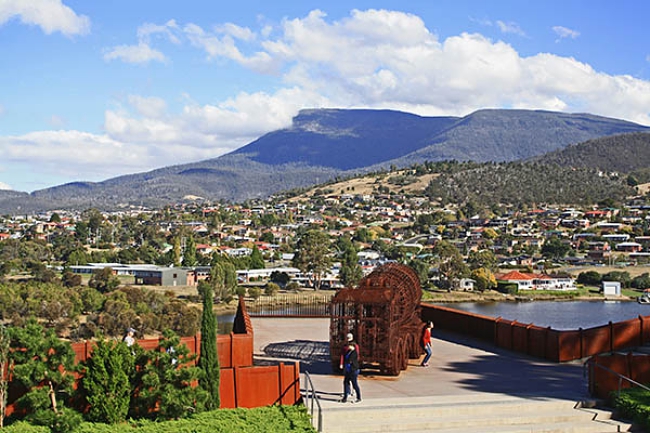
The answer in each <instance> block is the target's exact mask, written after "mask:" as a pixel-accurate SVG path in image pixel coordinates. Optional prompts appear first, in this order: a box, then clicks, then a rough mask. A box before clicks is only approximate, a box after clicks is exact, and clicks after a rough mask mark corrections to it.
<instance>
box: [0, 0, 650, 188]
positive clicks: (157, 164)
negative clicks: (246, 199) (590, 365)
mask: <svg viewBox="0 0 650 433" xmlns="http://www.w3.org/2000/svg"><path fill="white" fill-rule="evenodd" d="M648 16H650V2H647V1H646V0H625V1H620V2H614V1H603V0H588V1H583V0H562V1H559V0H543V1H542V0H534V1H521V0H494V1H485V0H409V1H403V0H400V1H392V0H374V1H365V0H346V1H342V0H328V1H327V2H325V1H322V0H321V1H313V0H301V1H294V0H276V1H274V2H269V1H260V0H238V1H228V2H225V1H213V0H184V1H172V0H137V1H133V0H111V1H110V2H109V1H88V0H0V86H1V87H0V189H14V190H18V191H26V192H32V191H35V190H39V189H43V188H47V187H51V186H55V185H60V184H64V183H67V182H74V181H93V182H95V181H102V180H106V179H109V178H112V177H116V176H119V175H124V174H131V173H139V172H145V171H149V170H152V169H156V168H161V167H166V166H172V165H176V164H184V163H189V162H196V161H201V160H205V159H209V158H215V157H218V156H221V155H223V154H226V153H228V152H231V151H233V150H235V149H237V148H239V147H241V146H244V145H246V144H248V143H250V142H251V141H253V140H255V139H256V138H258V137H260V136H262V135H263V134H265V133H267V132H271V131H274V130H277V129H281V128H285V127H288V126H290V125H291V119H292V118H293V117H294V116H296V115H297V114H298V112H299V110H301V109H303V108H372V109H393V110H400V111H405V112H409V113H414V114H418V115H422V116H464V115H467V114H470V113H472V112H473V111H476V110H478V109H483V108H521V109H541V110H553V111H562V112H571V113H592V114H597V115H602V116H607V117H613V118H617V119H624V120H628V121H632V122H636V123H639V124H643V125H649V126H650V44H648V41H650V26H648V25H647V17H648Z"/></svg>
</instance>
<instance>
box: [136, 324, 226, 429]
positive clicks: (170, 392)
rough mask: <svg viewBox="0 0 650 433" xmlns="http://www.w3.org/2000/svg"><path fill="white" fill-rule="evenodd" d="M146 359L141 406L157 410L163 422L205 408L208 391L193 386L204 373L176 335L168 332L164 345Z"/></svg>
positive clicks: (140, 394)
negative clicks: (194, 362)
mask: <svg viewBox="0 0 650 433" xmlns="http://www.w3.org/2000/svg"><path fill="white" fill-rule="evenodd" d="M215 341H216V340H215ZM215 346H216V344H215ZM146 356H147V362H146V364H145V365H144V374H143V375H142V389H141V390H140V392H139V395H138V400H139V401H140V402H142V403H141V404H140V406H144V407H157V408H158V413H157V418H159V419H177V418H182V417H187V416H190V415H192V414H194V413H196V412H200V411H202V410H203V408H205V403H206V399H207V397H208V393H207V391H206V390H205V389H203V388H202V387H197V386H193V383H194V382H196V381H197V380H199V381H201V379H202V378H203V371H202V369H201V368H200V367H196V366H194V365H193V361H194V360H195V358H196V356H195V355H190V353H189V349H188V348H187V346H185V345H184V344H181V341H180V338H179V337H178V335H176V333H174V332H173V331H171V330H165V331H164V332H163V339H162V340H161V341H160V346H159V347H158V348H157V349H155V350H149V351H147V352H146Z"/></svg>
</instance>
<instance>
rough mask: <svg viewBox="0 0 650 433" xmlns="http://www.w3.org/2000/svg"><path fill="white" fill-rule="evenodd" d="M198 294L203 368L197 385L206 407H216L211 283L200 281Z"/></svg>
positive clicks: (216, 368) (217, 390)
mask: <svg viewBox="0 0 650 433" xmlns="http://www.w3.org/2000/svg"><path fill="white" fill-rule="evenodd" d="M198 290H199V294H200V295H201V297H202V298H203V314H202V316H201V349H200V353H201V354H200V356H199V363H198V365H199V367H200V368H201V369H202V370H203V377H202V379H200V380H199V385H200V386H201V388H203V389H204V390H205V391H206V392H207V393H208V396H207V399H206V408H207V409H208V410H212V409H218V408H219V406H220V405H221V402H220V395H219V374H220V371H219V354H218V352H217V317H216V316H215V314H214V310H213V296H214V295H213V291H212V285H211V284H210V283H208V282H206V281H201V282H200V283H199V286H198Z"/></svg>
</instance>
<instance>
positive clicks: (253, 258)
mask: <svg viewBox="0 0 650 433" xmlns="http://www.w3.org/2000/svg"><path fill="white" fill-rule="evenodd" d="M265 267H266V266H265V265H264V259H263V258H262V253H261V252H260V250H259V249H258V248H257V245H253V251H251V255H250V265H249V268H250V269H264V268H265Z"/></svg>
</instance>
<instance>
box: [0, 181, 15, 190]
mask: <svg viewBox="0 0 650 433" xmlns="http://www.w3.org/2000/svg"><path fill="white" fill-rule="evenodd" d="M0 189H6V190H12V189H13V188H12V187H11V185H8V184H6V183H4V182H0Z"/></svg>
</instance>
